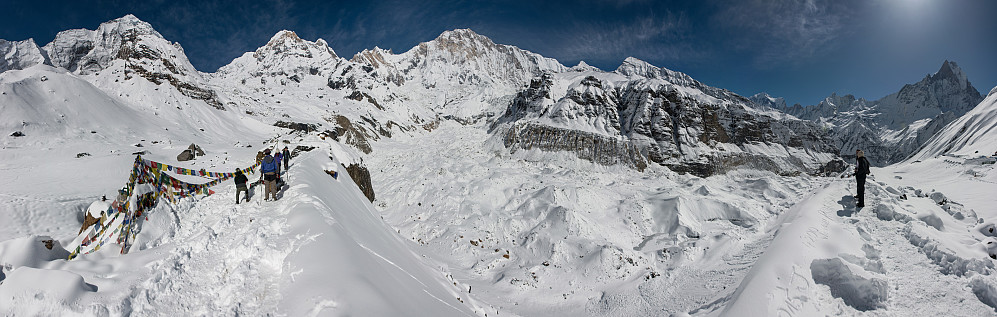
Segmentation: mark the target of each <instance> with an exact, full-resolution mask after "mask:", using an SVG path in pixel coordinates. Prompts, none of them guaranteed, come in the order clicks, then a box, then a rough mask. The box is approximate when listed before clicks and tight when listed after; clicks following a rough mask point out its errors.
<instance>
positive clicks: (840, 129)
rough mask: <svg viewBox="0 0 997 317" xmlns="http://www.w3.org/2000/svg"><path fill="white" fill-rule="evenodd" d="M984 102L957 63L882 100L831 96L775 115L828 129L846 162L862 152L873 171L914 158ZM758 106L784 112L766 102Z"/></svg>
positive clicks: (950, 64)
mask: <svg viewBox="0 0 997 317" xmlns="http://www.w3.org/2000/svg"><path fill="white" fill-rule="evenodd" d="M982 99H983V97H982V96H981V95H980V93H979V91H977V90H976V88H974V87H973V85H972V84H971V83H970V82H969V80H968V79H967V77H966V74H965V72H963V70H962V69H961V68H959V66H958V65H956V63H955V62H951V61H945V62H944V63H942V66H941V68H939V70H938V71H937V72H935V73H934V74H932V75H928V76H925V78H924V79H922V80H921V81H919V82H917V83H915V84H908V85H904V87H903V88H902V89H900V91H898V92H896V93H893V94H890V95H887V96H886V97H883V98H880V99H879V100H875V101H869V100H865V99H862V98H856V97H854V96H852V95H844V96H841V95H837V94H832V95H831V96H830V97H827V98H825V99H824V100H823V101H821V102H820V104H818V105H816V106H808V107H803V106H800V105H793V106H790V107H786V106H785V105H784V104H782V106H781V107H778V108H776V109H781V110H783V111H785V112H786V113H789V114H791V115H794V116H796V117H799V118H801V119H806V120H811V121H814V122H817V123H819V124H822V125H824V126H826V127H827V128H828V129H829V130H830V131H832V134H833V135H834V139H835V146H836V147H837V148H838V149H839V150H840V154H841V155H842V156H844V157H852V156H854V153H855V150H856V149H862V150H864V151H865V152H866V153H867V156H868V157H870V158H871V161H872V163H873V164H874V165H877V166H885V165H889V164H892V163H896V162H899V161H901V160H903V159H906V158H907V157H909V156H910V155H911V154H914V152H916V151H917V150H918V149H919V148H920V147H921V145H923V144H924V142H926V141H927V140H928V139H929V138H931V136H933V135H935V133H937V132H938V131H939V130H941V128H942V127H944V126H945V125H946V124H948V123H950V122H952V120H955V119H956V118H958V117H959V116H962V115H963V114H965V113H966V112H967V111H969V110H970V109H972V108H973V107H974V106H976V104H978V103H979V102H980V101H981V100H982ZM755 101H756V103H760V104H769V105H774V106H779V104H778V103H774V104H773V103H770V102H768V101H766V100H765V98H764V97H760V98H756V99H755Z"/></svg>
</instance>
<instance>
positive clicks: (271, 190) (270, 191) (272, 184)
mask: <svg viewBox="0 0 997 317" xmlns="http://www.w3.org/2000/svg"><path fill="white" fill-rule="evenodd" d="M263 153H264V154H265V155H266V156H264V157H263V163H262V164H263V166H262V168H261V169H260V171H261V172H263V175H261V176H262V177H263V183H264V184H266V194H264V195H263V200H269V199H270V197H271V195H273V200H277V173H278V171H277V170H278V169H280V167H279V165H277V164H278V163H277V160H276V159H274V157H273V156H272V155H270V149H266V150H264V151H263Z"/></svg>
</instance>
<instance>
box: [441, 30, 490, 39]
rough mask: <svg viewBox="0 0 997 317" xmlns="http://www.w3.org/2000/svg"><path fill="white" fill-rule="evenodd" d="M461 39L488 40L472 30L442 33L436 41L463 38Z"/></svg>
mask: <svg viewBox="0 0 997 317" xmlns="http://www.w3.org/2000/svg"><path fill="white" fill-rule="evenodd" d="M461 37H464V38H478V39H487V38H488V37H487V36H484V35H481V34H478V33H477V32H474V31H473V30H471V29H453V30H447V31H443V33H440V36H437V37H436V39H444V38H461Z"/></svg>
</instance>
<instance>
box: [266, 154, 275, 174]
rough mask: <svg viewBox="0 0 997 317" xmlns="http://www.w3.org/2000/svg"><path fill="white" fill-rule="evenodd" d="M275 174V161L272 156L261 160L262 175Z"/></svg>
mask: <svg viewBox="0 0 997 317" xmlns="http://www.w3.org/2000/svg"><path fill="white" fill-rule="evenodd" d="M276 172H277V160H275V159H274V158H273V156H270V155H267V156H266V157H264V158H263V174H266V173H276Z"/></svg>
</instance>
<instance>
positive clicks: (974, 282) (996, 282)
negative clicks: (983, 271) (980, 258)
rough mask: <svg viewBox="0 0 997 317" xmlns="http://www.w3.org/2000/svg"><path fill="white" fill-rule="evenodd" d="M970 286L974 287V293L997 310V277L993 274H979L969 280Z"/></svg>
mask: <svg viewBox="0 0 997 317" xmlns="http://www.w3.org/2000/svg"><path fill="white" fill-rule="evenodd" d="M969 286H970V287H972V288H973V294H976V298H979V299H980V301H981V302H983V303H984V304H987V306H990V307H993V308H994V309H995V310H997V278H994V277H993V276H983V275H977V276H973V279H971V280H970V281H969Z"/></svg>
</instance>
